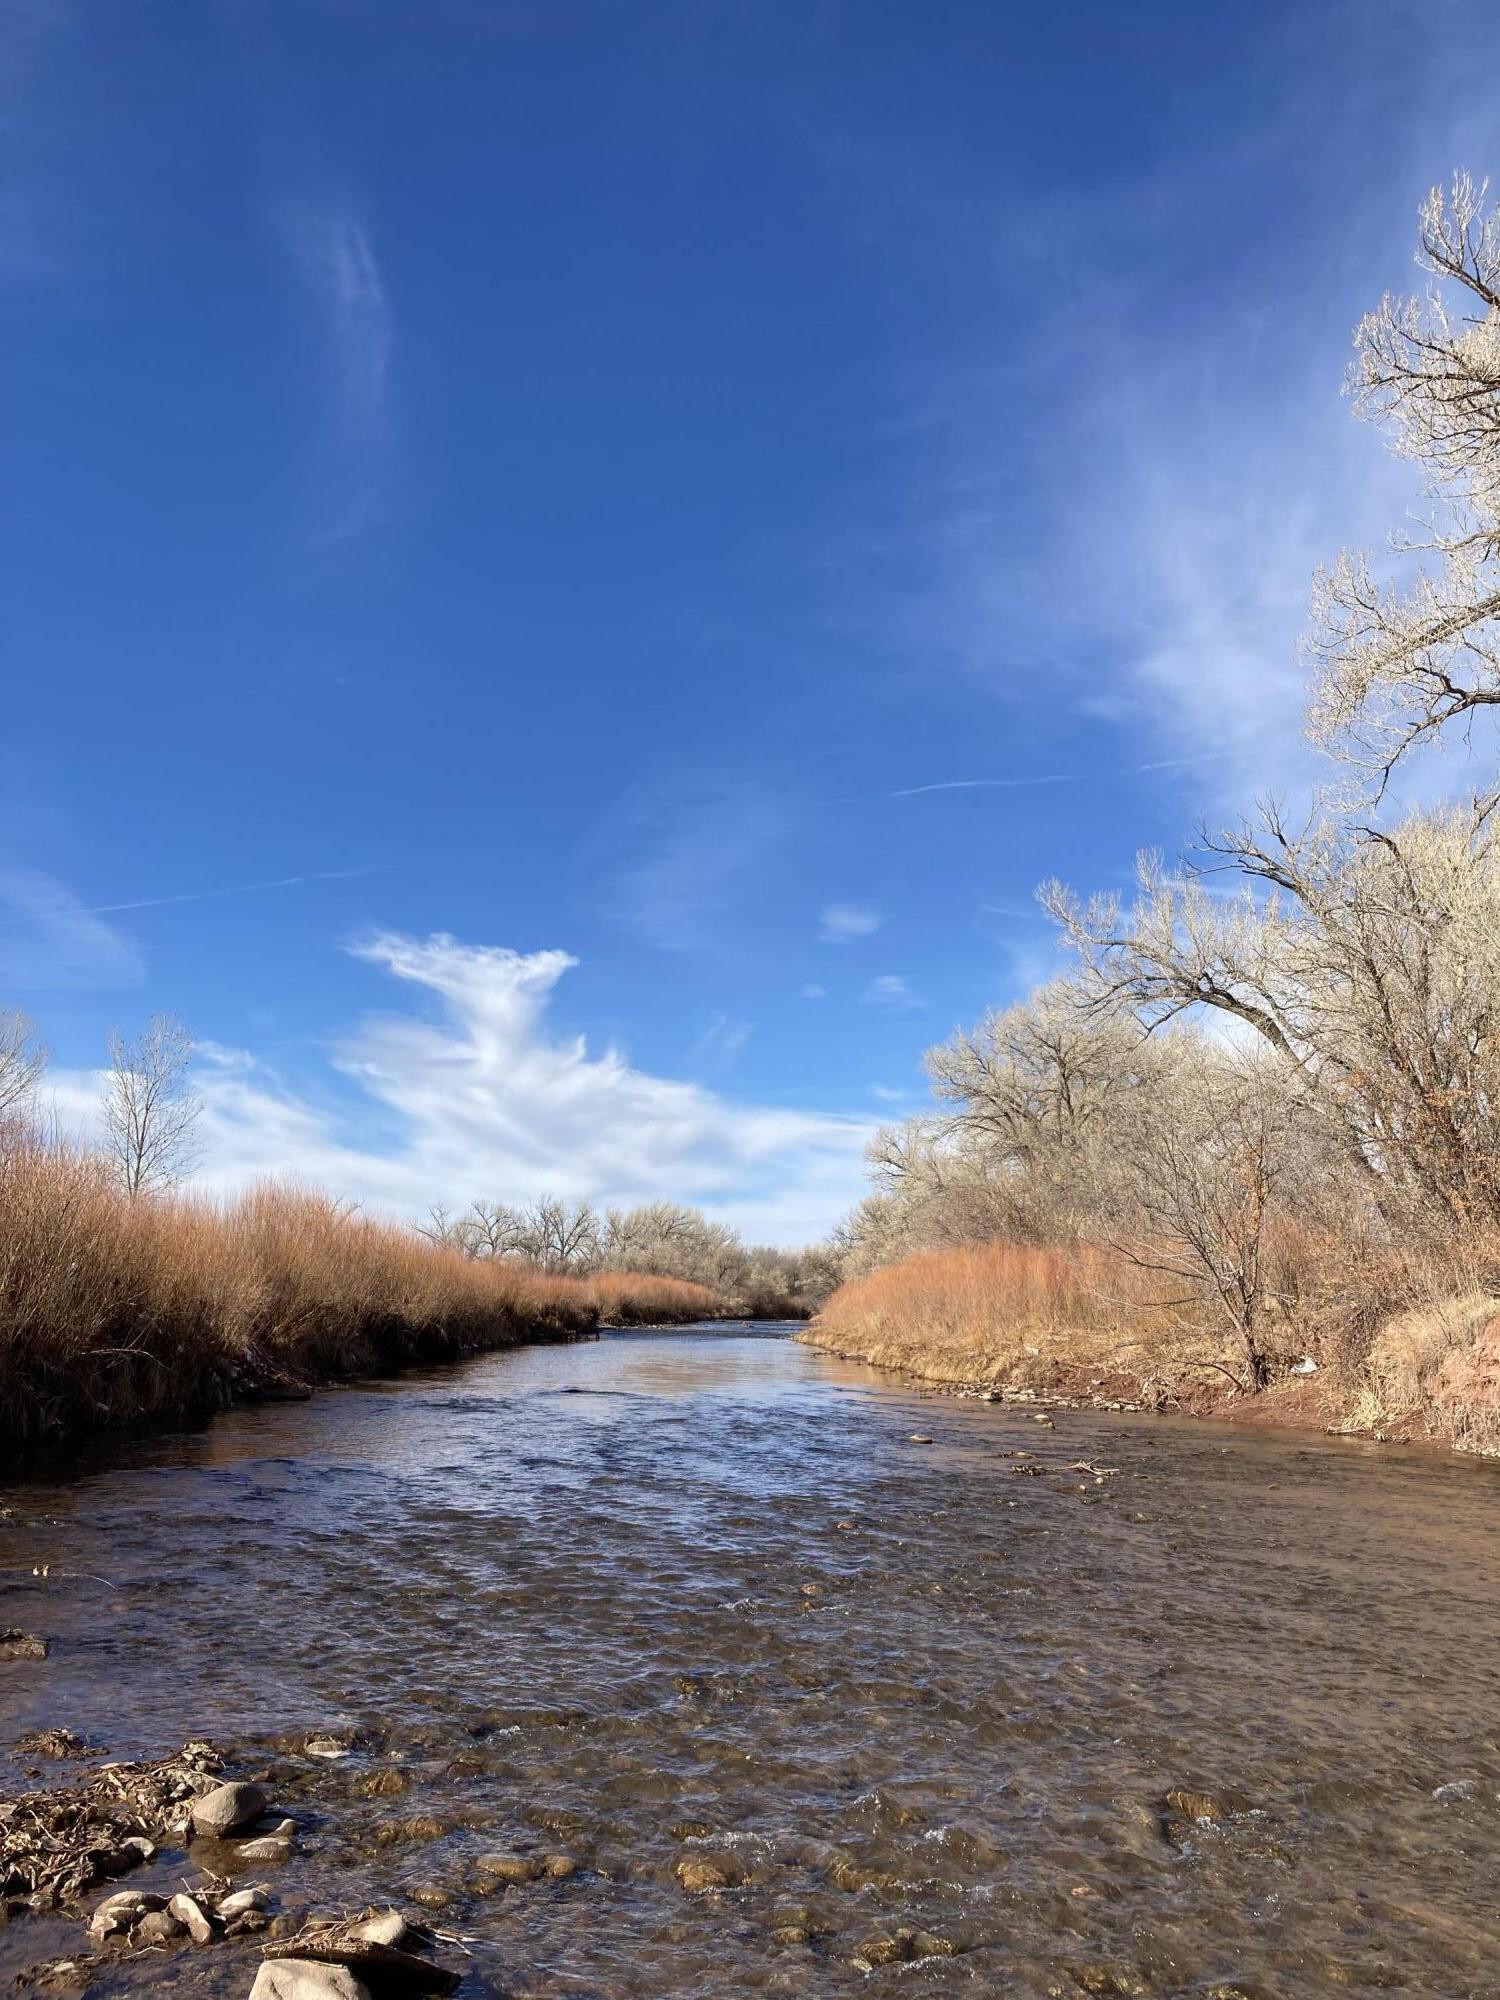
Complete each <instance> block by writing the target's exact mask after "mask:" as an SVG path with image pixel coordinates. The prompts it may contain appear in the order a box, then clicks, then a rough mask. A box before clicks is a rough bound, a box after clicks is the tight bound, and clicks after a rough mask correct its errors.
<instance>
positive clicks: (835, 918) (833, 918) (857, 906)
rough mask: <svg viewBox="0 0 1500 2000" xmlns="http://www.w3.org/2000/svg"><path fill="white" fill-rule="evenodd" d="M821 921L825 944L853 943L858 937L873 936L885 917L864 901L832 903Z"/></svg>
mask: <svg viewBox="0 0 1500 2000" xmlns="http://www.w3.org/2000/svg"><path fill="white" fill-rule="evenodd" d="M819 922H820V926H821V935H822V938H823V942H824V943H825V944H852V943H853V941H854V940H855V939H856V938H864V937H872V936H873V935H874V934H875V932H876V931H878V930H879V929H880V926H881V925H882V924H883V923H884V922H885V918H884V917H883V916H882V915H881V914H880V912H879V911H878V910H869V909H866V908H865V906H864V905H863V904H862V903H830V904H829V905H828V906H827V908H826V909H825V910H824V911H823V914H822V917H821V918H820V920H819Z"/></svg>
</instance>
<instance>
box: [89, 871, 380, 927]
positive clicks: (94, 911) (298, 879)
mask: <svg viewBox="0 0 1500 2000" xmlns="http://www.w3.org/2000/svg"><path fill="white" fill-rule="evenodd" d="M387 865H388V864H386V863H381V864H380V865H379V866H376V867H373V868H321V869H318V870H316V871H315V872H314V873H313V874H310V875H282V876H279V877H278V878H277V879H276V880H275V881H274V882H234V883H231V884H230V885H229V887H227V888H224V889H184V890H183V891H182V892H181V893H180V894H179V895H176V896H141V897H139V898H138V899H137V900H136V901H135V902H133V903H95V904H94V905H93V907H92V908H91V909H86V910H75V911H73V912H72V914H73V915H74V916H79V917H113V916H118V915H119V914H120V913H121V912H122V911H124V910H160V909H164V908H165V907H166V906H167V904H168V903H206V902H209V901H211V900H212V899H213V898H214V897H217V896H255V895H259V894H260V892H261V891H262V890H264V889H299V888H301V886H302V885H303V883H304V882H352V881H353V880H354V878H355V877H356V876H358V875H379V874H381V873H383V871H384V868H385V867H386V866H387Z"/></svg>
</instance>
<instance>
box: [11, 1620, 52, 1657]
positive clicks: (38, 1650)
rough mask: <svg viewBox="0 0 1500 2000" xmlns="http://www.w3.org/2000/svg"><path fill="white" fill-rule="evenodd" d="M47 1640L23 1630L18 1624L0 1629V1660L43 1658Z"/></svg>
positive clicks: (45, 1652)
mask: <svg viewBox="0 0 1500 2000" xmlns="http://www.w3.org/2000/svg"><path fill="white" fill-rule="evenodd" d="M46 1657H47V1641H46V1640H45V1639H39V1638H38V1637H37V1635H36V1634H35V1632H23V1631H22V1630H21V1628H20V1627H19V1626H18V1625H7V1626H6V1627H5V1628H4V1630H3V1631H0V1660H45V1659H46Z"/></svg>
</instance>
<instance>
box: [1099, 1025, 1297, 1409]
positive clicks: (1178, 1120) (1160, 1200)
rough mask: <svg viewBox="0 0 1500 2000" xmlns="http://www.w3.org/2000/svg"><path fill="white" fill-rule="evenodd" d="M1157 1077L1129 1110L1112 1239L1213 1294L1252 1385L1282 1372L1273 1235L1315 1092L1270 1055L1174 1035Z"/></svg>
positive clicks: (1121, 1137)
mask: <svg viewBox="0 0 1500 2000" xmlns="http://www.w3.org/2000/svg"><path fill="white" fill-rule="evenodd" d="M1171 1040H1172V1042H1173V1043H1174V1044H1175V1045H1176V1046H1175V1047H1174V1048H1173V1049H1172V1051H1171V1057H1172V1059H1171V1060H1169V1061H1168V1062H1167V1063H1165V1064H1164V1065H1163V1068H1162V1070H1161V1072H1160V1073H1159V1075H1158V1076H1157V1078H1156V1080H1155V1082H1154V1086H1153V1088H1152V1089H1151V1090H1149V1091H1142V1092H1139V1093H1137V1094H1136V1096H1135V1097H1134V1098H1133V1099H1132V1101H1131V1103H1130V1106H1129V1108H1128V1110H1127V1111H1125V1113H1124V1114H1123V1115H1117V1120H1116V1129H1115V1132H1114V1143H1113V1147H1112V1153H1111V1163H1110V1164H1111V1167H1112V1169H1113V1177H1114V1189H1113V1195H1114V1198H1113V1201H1112V1202H1110V1203H1109V1204H1108V1207H1109V1208H1110V1209H1112V1210H1113V1227H1112V1228H1111V1229H1110V1230H1109V1231H1108V1232H1107V1233H1108V1240H1109V1241H1110V1242H1111V1243H1112V1244H1113V1246H1114V1248H1115V1249H1116V1250H1118V1251H1120V1252H1121V1253H1122V1254H1123V1255H1124V1256H1125V1257H1126V1258H1128V1259H1129V1261H1130V1262H1131V1263H1133V1264H1135V1265H1137V1266H1138V1267H1139V1268H1141V1269H1143V1270H1148V1271H1155V1272H1158V1273H1160V1274H1161V1275H1162V1276H1163V1277H1165V1278H1168V1279H1175V1280H1178V1281H1180V1282H1182V1283H1184V1284H1186V1285H1187V1286H1188V1287H1190V1288H1191V1291H1192V1292H1194V1293H1196V1294H1198V1295H1200V1296H1202V1297H1205V1298H1206V1299H1207V1300H1208V1301H1209V1302H1210V1304H1211V1306H1212V1308H1213V1310H1214V1312H1215V1313H1217V1314H1220V1315H1222V1316H1223V1317H1224V1318H1225V1319H1227V1320H1228V1322H1229V1324H1230V1326H1231V1327H1232V1328H1233V1330H1234V1333H1235V1336H1236V1339H1237V1341H1238V1343H1239V1346H1240V1349H1241V1352H1242V1353H1243V1355H1244V1361H1245V1368H1246V1373H1247V1377H1248V1380H1247V1381H1246V1382H1245V1384H1244V1386H1245V1387H1247V1388H1250V1389H1263V1388H1264V1387H1265V1386H1266V1384H1267V1383H1268V1382H1269V1380H1270V1378H1271V1357H1270V1353H1269V1351H1268V1347H1267V1339H1266V1334H1267V1322H1268V1319H1269V1317H1270V1313H1271V1308H1272V1307H1273V1306H1274V1305H1275V1304H1276V1300H1275V1299H1274V1297H1273V1295H1272V1292H1271V1286H1270V1281H1269V1269H1270V1261H1271V1260H1270V1257H1269V1255H1268V1251H1269V1240H1268V1239H1269V1235H1270V1230H1271V1227H1272V1224H1273V1220H1274V1212H1275V1204H1276V1199H1277V1196H1278V1193H1279V1192H1280V1189H1281V1186H1282V1184H1283V1182H1285V1181H1286V1180H1287V1179H1288V1178H1289V1177H1290V1175H1291V1172H1292V1170H1293V1165H1294V1159H1295V1145H1296V1139H1297V1133H1298V1126H1299V1122H1300V1117H1301V1113H1302V1109H1303V1100H1302V1098H1301V1097H1300V1095H1299V1093H1298V1092H1297V1091H1296V1090H1294V1089H1289V1088H1288V1082H1287V1076H1286V1072H1285V1067H1284V1065H1283V1064H1282V1063H1281V1061H1280V1060H1279V1059H1278V1058H1276V1057H1275V1056H1273V1055H1271V1054H1270V1053H1269V1052H1268V1053H1265V1054H1261V1055H1257V1056H1252V1057H1248V1058H1247V1057H1236V1056H1235V1055H1234V1054H1232V1053H1231V1052H1229V1051H1227V1050H1224V1049H1222V1048H1216V1047H1215V1046H1214V1045H1213V1044H1211V1043H1208V1042H1205V1041H1204V1040H1203V1039H1202V1038H1201V1037H1199V1036H1194V1035H1189V1036H1185V1037H1184V1036H1174V1037H1172V1038H1171Z"/></svg>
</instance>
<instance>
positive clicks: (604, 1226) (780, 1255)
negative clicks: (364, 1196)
mask: <svg viewBox="0 0 1500 2000" xmlns="http://www.w3.org/2000/svg"><path fill="white" fill-rule="evenodd" d="M420 1227H421V1231H422V1234H423V1235H424V1236H426V1237H427V1238H428V1240H429V1241H430V1242H432V1243H435V1244H439V1245H441V1246H442V1247H443V1248H444V1249H448V1250H457V1251H459V1252H460V1253H461V1254H462V1255H463V1256H465V1257H472V1258H476V1259H479V1260H493V1259H505V1258H510V1259H514V1260H519V1261H520V1262H522V1263H525V1264H529V1265H531V1266H532V1267H533V1268H534V1269H535V1270H538V1271H548V1272H552V1273H554V1274H557V1275H569V1276H574V1277H582V1276H588V1275H589V1274H591V1273H594V1272H597V1271H629V1272H635V1273H638V1274H643V1275H644V1274H650V1275H653V1276H656V1277H663V1278H681V1279H684V1280H686V1281H687V1282H688V1283H690V1284H695V1285H702V1286H703V1287H705V1288H706V1289H707V1290H708V1291H710V1292H712V1293H713V1294H714V1296H715V1297H716V1298H718V1299H719V1300H721V1301H722V1302H723V1304H724V1305H725V1308H726V1309H727V1310H729V1311H732V1312H735V1313H742V1314H745V1315H748V1316H750V1317H752V1318H756V1319H782V1318H796V1317H798V1316H800V1315H803V1314H805V1313H806V1312H808V1311H809V1310H812V1309H815V1308H816V1307H818V1306H820V1305H821V1304H822V1303H823V1302H824V1300H825V1299H826V1298H827V1297H828V1296H829V1294H830V1293H831V1292H832V1291H833V1290H834V1288H835V1287H836V1286H837V1284H838V1282H839V1279H840V1277H841V1275H842V1261H841V1257H840V1253H839V1252H838V1250H837V1249H836V1247H834V1246H833V1245H830V1244H814V1245H811V1246H809V1247H808V1248H805V1249H801V1250H778V1249H773V1248H771V1247H770V1246H768V1245H764V1244H746V1243H744V1242H742V1241H741V1240H740V1237H739V1235H738V1233H737V1232H736V1231H735V1230H733V1229H731V1228H730V1227H729V1226H728V1225H727V1224H726V1223H722V1222H715V1221H713V1220H712V1219H711V1218H710V1217H709V1216H706V1215H704V1214H703V1212H702V1211H701V1210H700V1209H696V1208H688V1207H685V1206H684V1205H683V1204H682V1203H680V1202H673V1201H653V1202H646V1203H644V1204H642V1205H641V1206H640V1207H637V1208H626V1209H618V1208H607V1209H604V1210H603V1211H602V1212H601V1211H600V1210H598V1209H595V1208H593V1207H591V1206H590V1205H589V1204H588V1203H587V1202H575V1203H570V1202H565V1201H561V1200H558V1199H556V1198H555V1197H553V1198H546V1199H543V1200H540V1201H535V1202H532V1203H530V1204H529V1205H527V1206H524V1207H520V1208H513V1207H510V1206H508V1205H507V1204H506V1203H504V1202H488V1201H476V1202H474V1203H473V1204H472V1205H471V1206H470V1207H469V1208H467V1209H465V1210H464V1211H463V1213H462V1214H458V1215H455V1214H451V1213H449V1211H448V1210H446V1209H443V1208H435V1209H433V1210H432V1212H431V1214H430V1215H429V1217H428V1220H427V1221H426V1223H424V1224H422V1225H420Z"/></svg>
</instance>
